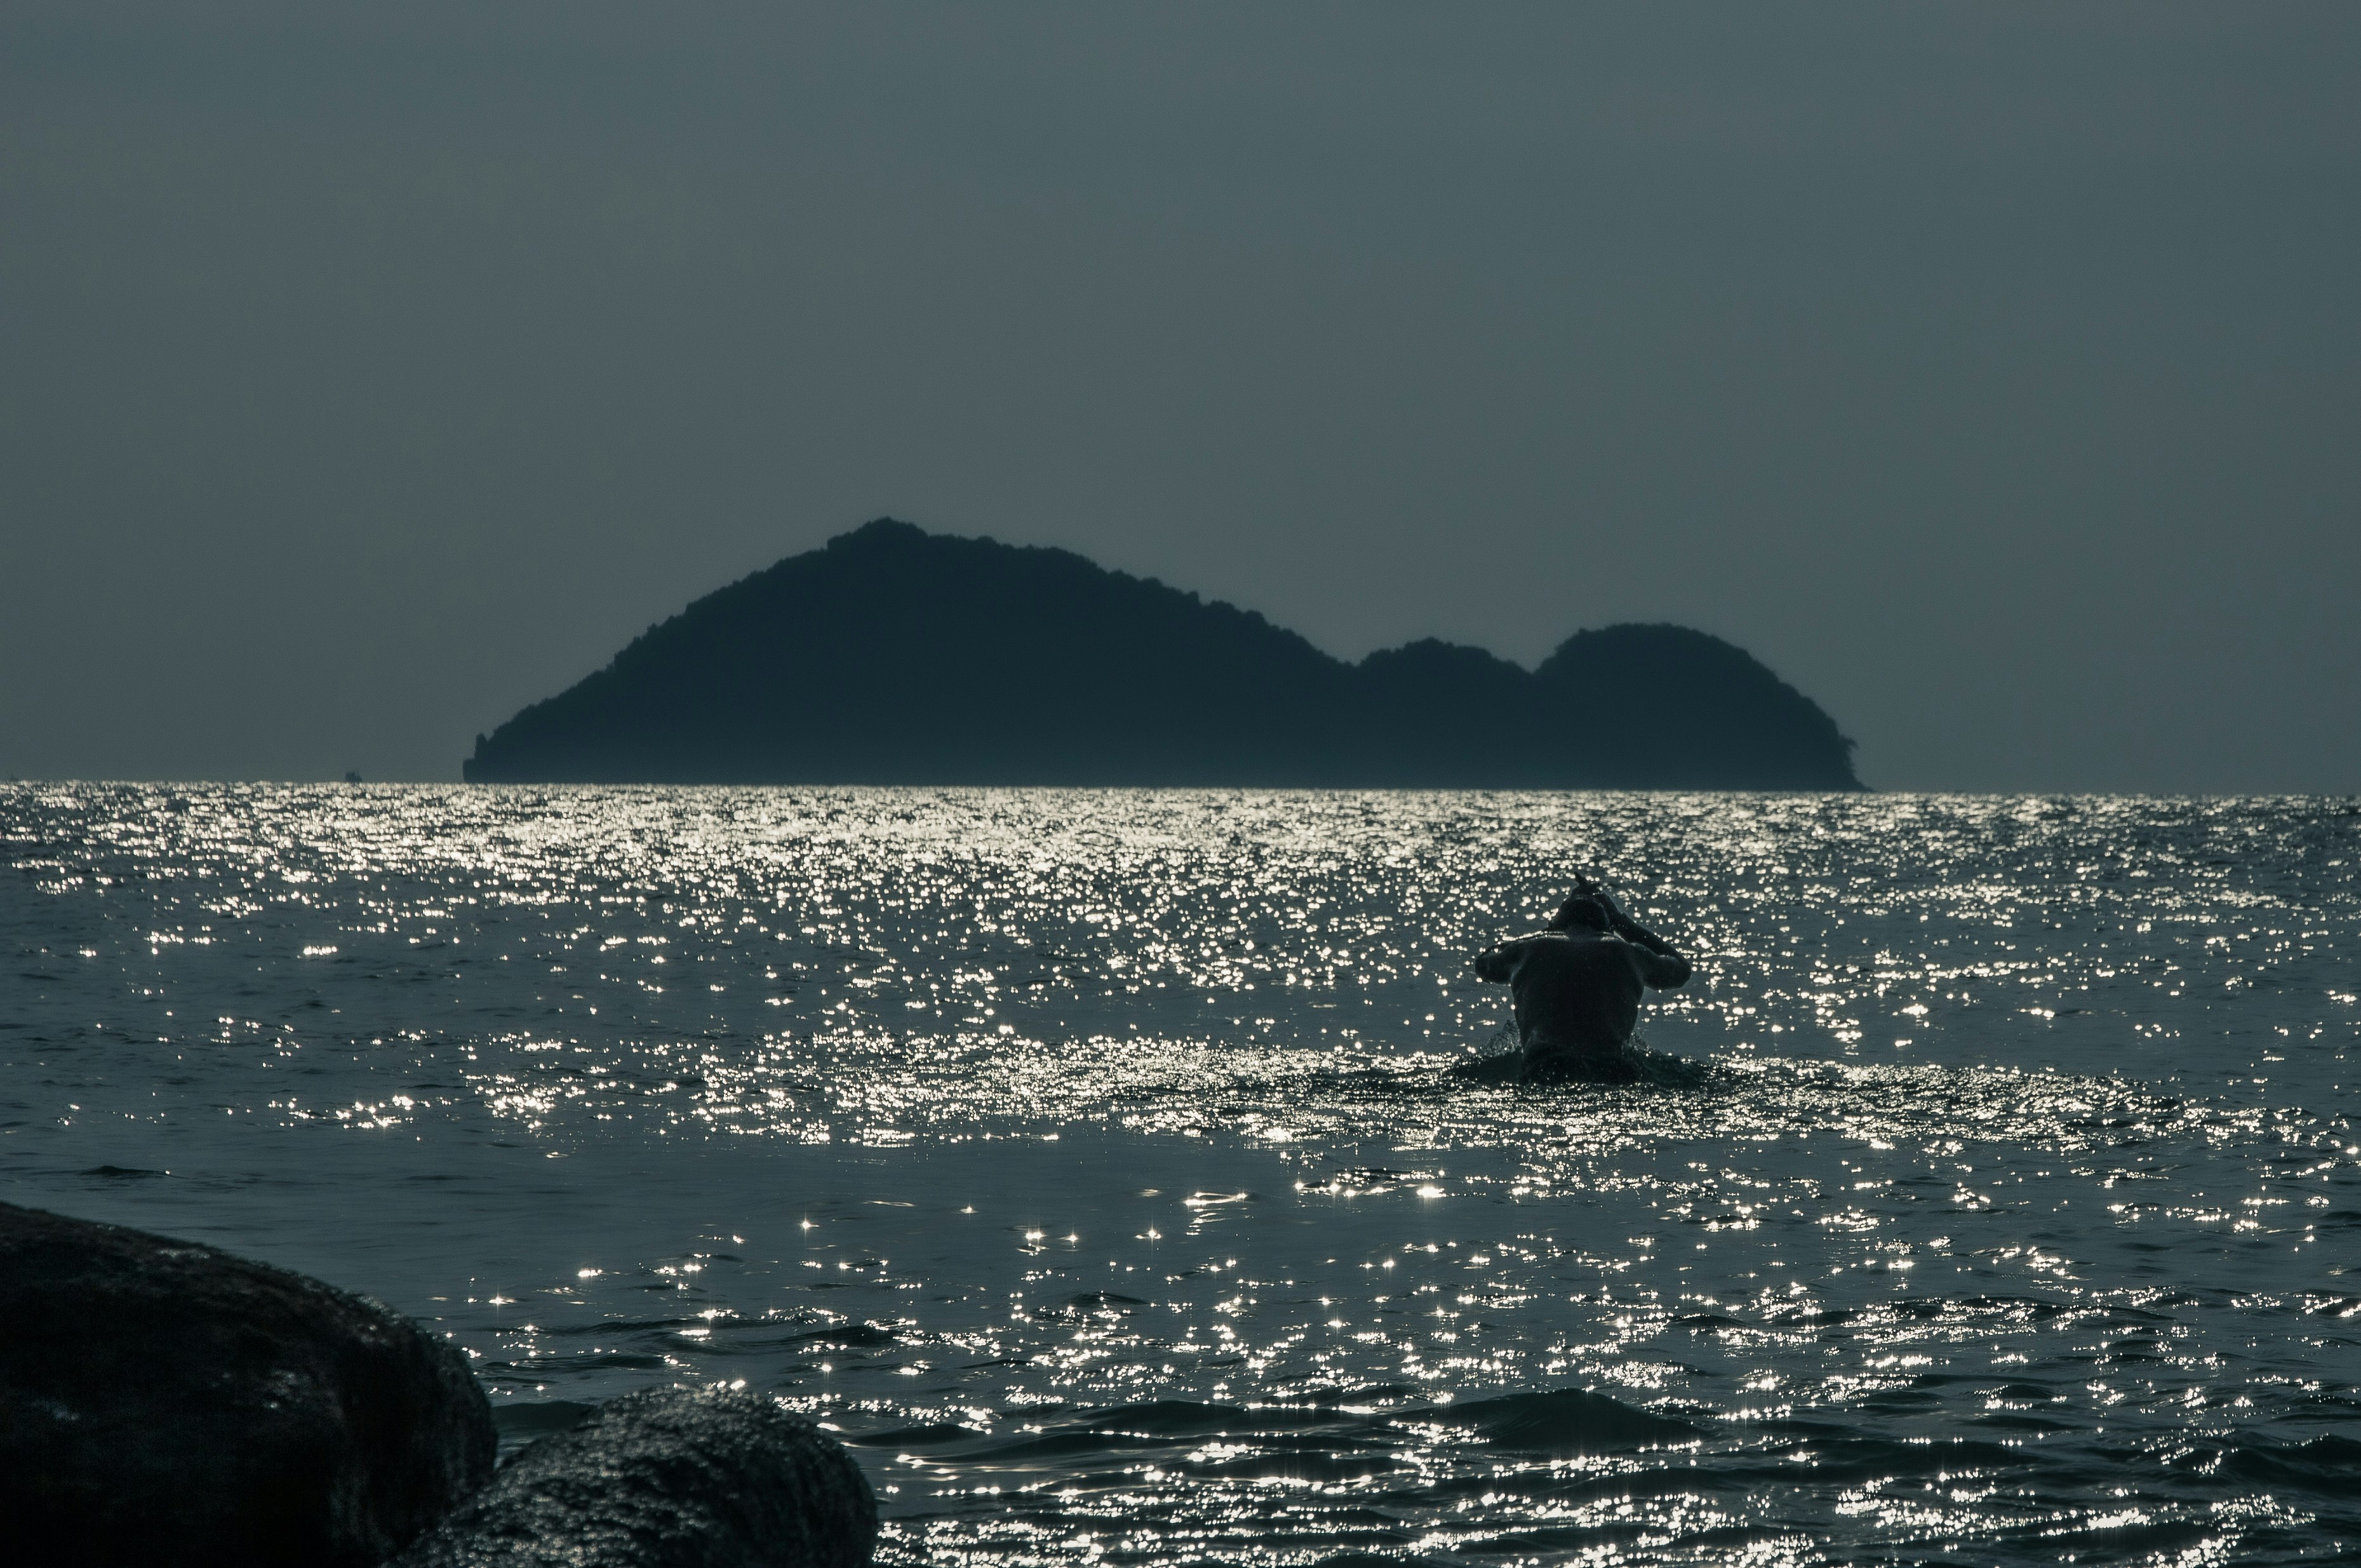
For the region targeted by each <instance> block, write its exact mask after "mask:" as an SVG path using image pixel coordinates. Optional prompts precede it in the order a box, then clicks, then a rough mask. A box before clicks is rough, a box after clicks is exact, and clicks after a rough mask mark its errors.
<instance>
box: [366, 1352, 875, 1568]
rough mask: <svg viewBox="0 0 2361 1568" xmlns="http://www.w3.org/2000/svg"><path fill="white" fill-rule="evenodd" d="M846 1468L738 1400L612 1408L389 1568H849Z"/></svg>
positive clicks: (863, 1514)
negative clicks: (393, 1566)
mask: <svg viewBox="0 0 2361 1568" xmlns="http://www.w3.org/2000/svg"><path fill="white" fill-rule="evenodd" d="M876 1536H877V1504H876V1500H875V1499H874V1497H872V1496H871V1494H870V1490H869V1483H868V1481H867V1480H866V1479H865V1478H864V1477H863V1476H862V1474H861V1469H860V1466H859V1465H857V1464H854V1463H853V1461H852V1459H851V1456H850V1455H849V1454H847V1453H845V1451H844V1450H843V1449H842V1448H841V1447H840V1446H839V1445H838V1444H837V1442H835V1441H834V1440H833V1439H831V1438H829V1436H828V1435H827V1434H826V1433H824V1432H822V1431H819V1430H818V1428H817V1427H814V1426H813V1425H812V1424H811V1423H810V1422H809V1421H807V1420H804V1419H803V1418H802V1417H800V1416H796V1415H792V1414H790V1413H788V1412H787V1411H785V1410H784V1409H780V1408H779V1407H778V1406H777V1405H776V1404H775V1403H774V1402H773V1401H771V1400H769V1399H765V1398H759V1397H757V1396H755V1395H752V1394H744V1393H730V1392H726V1391H710V1392H702V1393H690V1392H686V1391H684V1390H679V1389H656V1390H652V1391H650V1392H647V1393H643V1394H632V1395H628V1396H626V1397H624V1398H620V1399H617V1400H615V1401H614V1402H613V1403H611V1404H609V1405H608V1406H606V1407H605V1408H603V1409H600V1410H599V1412H598V1415H596V1416H595V1417H593V1418H592V1419H591V1420H589V1421H588V1423H586V1424H585V1425H583V1426H581V1427H579V1428H577V1429H576V1430H575V1431H570V1432H566V1433H564V1434H562V1435H560V1436H556V1437H547V1438H544V1439H542V1441H540V1442H536V1443H534V1444H533V1446H532V1447H530V1448H528V1449H526V1450H525V1451H524V1452H523V1453H520V1454H518V1455H517V1456H516V1458H515V1459H513V1460H511V1462H510V1463H509V1464H508V1465H507V1466H506V1467H504V1468H503V1469H502V1470H501V1471H500V1475H498V1476H497V1477H496V1478H494V1480H493V1481H492V1484H491V1485H490V1486H487V1487H485V1488H484V1490H483V1491H482V1492H481V1493H479V1494H478V1496H477V1497H476V1499H475V1501H473V1502H472V1503H470V1504H468V1505H467V1507H466V1508H463V1509H461V1510H460V1511H459V1512H458V1513H457V1514H456V1515H454V1516H453V1517H452V1518H451V1519H448V1520H447V1521H445V1523H444V1525H443V1527H442V1528H441V1529H439V1530H436V1531H435V1532H434V1534H433V1535H431V1536H429V1537H427V1538H426V1539H425V1540H424V1541H420V1542H419V1543H418V1544H417V1545H416V1546H415V1547H413V1548H412V1549H411V1551H410V1552H409V1553H408V1554H406V1555H405V1556H403V1557H402V1558H401V1561H400V1563H398V1564H396V1565H395V1568H859V1565H860V1564H862V1563H867V1562H868V1561H869V1555H870V1551H871V1548H872V1546H873V1544H874V1542H875V1541H876Z"/></svg>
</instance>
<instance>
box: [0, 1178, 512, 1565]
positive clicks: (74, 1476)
mask: <svg viewBox="0 0 2361 1568" xmlns="http://www.w3.org/2000/svg"><path fill="white" fill-rule="evenodd" d="M497 1442H498V1440H497V1437H496V1435H495V1433H494V1431H493V1430H492V1422H491V1413H490V1410H489V1408H488V1407H487V1405H486V1403H485V1400H484V1396H483V1392H482V1390H480V1389H479V1388H478V1387H476V1381H475V1378H474V1377H473V1376H471V1375H470V1374H469V1372H468V1370H467V1362H466V1360H465V1358H464V1357H462V1356H461V1355H460V1354H459V1353H458V1352H457V1351H456V1350H455V1349H454V1348H453V1347H452V1346H450V1345H449V1344H446V1343H444V1342H443V1341H441V1340H437V1339H433V1338H430V1337H428V1336H427V1335H426V1334H425V1333H423V1332H421V1331H420V1330H419V1329H418V1328H417V1327H416V1325H414V1324H412V1322H411V1321H409V1320H408V1319H406V1318H403V1317H401V1315H400V1314H398V1313H396V1312H395V1311H393V1310H391V1309H390V1308H388V1307H386V1306H384V1305H382V1304H381V1303H379V1302H376V1301H372V1300H369V1299H367V1298H366V1297H361V1296H354V1295H349V1294H347V1293H346V1292H345V1291H342V1290H336V1289H333V1288H330V1287H328V1286H325V1285H323V1284H320V1283H319V1282H317V1281H316V1280H312V1279H306V1278H304V1277H302V1276H301V1275H296V1274H290V1273H287V1272H286V1271H284V1270H282V1269H277V1268H271V1267H268V1266H264V1265H262V1264H258V1263H249V1262H247V1261H246V1260H244V1259H242V1258H236V1257H232V1256H230V1255H227V1254H225V1253H221V1252H216V1251H214V1249H213V1248H211V1247H207V1246H198V1245H192V1244H190V1243H186V1242H175V1241H168V1240H166V1239H164V1238H163V1237H160V1236H151V1235H147V1234H142V1233H140V1232H138V1231H130V1230H124V1229H121V1228H119V1227H116V1226H114V1225H100V1224H93V1223H90V1222H88V1221H83V1220H71V1219H67V1218H65V1217H63V1216H62V1215H58V1214H49V1213H44V1212H40V1211H38V1210H34V1209H19V1208H16V1207H14V1206H13V1205H9V1204H0V1519H5V1529H6V1531H7V1534H8V1536H9V1537H10V1538H12V1539H14V1540H15V1541H17V1542H19V1543H24V1542H29V1541H39V1542H41V1543H42V1545H41V1549H40V1552H39V1559H38V1560H39V1561H40V1562H41V1563H44V1564H54V1565H63V1564H75V1563H104V1564H109V1565H116V1564H132V1563H174V1564H184V1565H187V1568H206V1565H210V1564H214V1563H222V1564H230V1563H236V1564H238V1565H239V1568H271V1565H275V1564H281V1563H284V1564H288V1565H289V1568H295V1565H299V1564H300V1565H302V1568H347V1565H349V1568H373V1565H374V1564H376V1563H380V1562H382V1561H384V1560H385V1559H386V1558H388V1557H390V1556H391V1555H392V1554H393V1553H395V1552H399V1551H401V1549H402V1548H403V1547H405V1546H407V1545H408V1544H410V1542H411V1541H413V1540H415V1539H416V1538H417V1537H418V1536H419V1534H420V1533H421V1532H423V1530H426V1529H427V1528H429V1527H430V1526H432V1525H433V1524H434V1522H435V1521H436V1520H437V1519H441V1518H442V1517H443V1516H444V1515H445V1514H446V1513H448V1512H449V1511H450V1510H451V1509H452V1508H454V1507H456V1505H457V1504H458V1503H459V1502H460V1501H461V1499H463V1498H465V1497H467V1496H468V1494H470V1493H471V1492H473V1491H474V1490H475V1489H476V1488H477V1487H478V1486H480V1485H481V1484H482V1483H483V1481H484V1480H485V1479H486V1477H488V1476H489V1475H490V1474H491V1469H492V1460H493V1455H494V1453H495V1452H496V1449H497Z"/></svg>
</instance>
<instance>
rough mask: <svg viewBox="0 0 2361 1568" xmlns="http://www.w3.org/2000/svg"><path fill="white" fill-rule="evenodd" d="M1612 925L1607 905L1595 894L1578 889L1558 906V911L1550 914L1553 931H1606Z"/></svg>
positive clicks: (1550, 925)
mask: <svg viewBox="0 0 2361 1568" xmlns="http://www.w3.org/2000/svg"><path fill="white" fill-rule="evenodd" d="M1610 925H1611V923H1610V922H1609V920H1608V918H1607V905H1604V904H1601V903H1600V902H1599V901H1598V898H1597V897H1596V896H1594V895H1593V894H1589V893H1587V892H1583V891H1580V890H1577V891H1576V893H1575V894H1574V895H1573V896H1572V897H1570V898H1568V899H1567V900H1566V901H1565V903H1564V904H1561V905H1558V906H1557V913H1556V914H1554V915H1553V916H1550V923H1549V928H1550V929H1551V930H1553V931H1605V930H1608V929H1609V928H1610Z"/></svg>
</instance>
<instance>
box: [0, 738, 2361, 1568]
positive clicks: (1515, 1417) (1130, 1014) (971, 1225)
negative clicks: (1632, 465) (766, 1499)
mask: <svg viewBox="0 0 2361 1568" xmlns="http://www.w3.org/2000/svg"><path fill="white" fill-rule="evenodd" d="M2356 829H2361V804H2356V803H2355V802H2353V801H2349V800H2209V801H2160V800H2140V799H2121V798H2071V799H2066V798H2038V799H2034V798H1990V797H1977V798H1967V797H1933V796H1906V795H1867V796H1845V797H1837V796H1799V795H1768V796H1765V795H1538V794H1536V795H1488V794H1367V795H1354V794H1325V793H1308V794H1282V793H1261V792H1241V793H1221V792H1186V793H1183V792H1170V793H1167V792H1126V791H1110V792H1056V791H957V790H942V791H917V790H719V789H714V790H704V789H529V788H505V789H493V788H475V789H467V788H442V787H395V786H384V787H377V786H346V787H261V786H257V787H217V786H191V787H170V786H153V785H113V786H110V785H63V784H59V785H46V784H21V785H14V786H8V787H7V788H5V789H0V852H5V861H6V870H5V873H0V937H5V941H6V944H7V948H8V952H7V959H6V963H7V968H6V970H5V982H0V1002H5V1005H0V1063H5V1071H0V1198H4V1199H5V1200H6V1201H11V1202H17V1203H25V1204H32V1205H36V1206H39V1207H44V1208H49V1209H54V1210H59V1211H61V1212H68V1213H73V1214H80V1215H86V1216H89V1217H92V1218H96V1219H103V1220H110V1221H115V1222H119V1223H126V1224H132V1225H137V1226H141V1227H144V1228H147V1229H149V1230H154V1231H159V1232H163V1233H166V1234H172V1235H178V1236H185V1237H189V1238H192V1239H194V1240H200V1241H204V1242H208V1243H212V1244H214V1245H219V1246H224V1247H226V1248H229V1249H231V1250H233V1251H236V1252H238V1253H242V1254H245V1255H250V1256H254V1257H258V1258H262V1259H265V1260H267V1261H269V1262H273V1263H278V1264H281V1265H284V1266H290V1267H293V1268H298V1269H302V1270H304V1271H306V1272H308V1273H312V1274H315V1275H318V1276H320V1277H324V1278H326V1279H328V1280H330V1281H333V1282H335V1283H337V1284H341V1285H345V1286H347V1287H350V1288H357V1289H361V1290H366V1291H368V1292H370V1293H372V1294H375V1295H377V1296H379V1297H381V1298H383V1299H386V1300H388V1301H390V1302H391V1303H393V1304H394V1305H395V1306H397V1307H399V1308H401V1310H405V1311H408V1312H411V1313H412V1314H415V1315H416V1316H417V1317H419V1318H420V1319H422V1320H423V1321H425V1322H427V1323H429V1324H430V1325H432V1326H434V1328H435V1329H436V1330H437V1331H438V1332H449V1333H451V1334H452V1335H454V1336H456V1340H457V1341H458V1343H461V1344H463V1345H464V1346H465V1347H466V1348H467V1353H468V1354H469V1355H470V1356H471V1357H473V1358H474V1361H475V1365H476V1366H477V1369H478V1372H479V1374H480V1375H481V1376H482V1379H483V1381H484V1383H485V1385H486V1387H488V1389H489V1391H490V1394H491V1397H492V1398H493V1401H494V1405H495V1409H497V1410H498V1411H499V1414H500V1423H501V1427H502V1431H503V1433H504V1434H505V1436H506V1438H507V1439H508V1441H509V1442H510V1444H511V1446H514V1445H515V1444H519V1443H522V1442H525V1441H528V1440H530V1439H531V1438H532V1437H533V1436H534V1435H537V1434H538V1433H541V1432H544V1431H551V1430H556V1429H558V1428H562V1427H563V1426H565V1425H566V1424H567V1423H569V1422H570V1421H571V1420H574V1419H576V1418H577V1416H578V1414H579V1413H580V1410H581V1409H582V1407H584V1406H586V1405H588V1404H590V1403H593V1402H595V1401H598V1400H601V1399H605V1398H610V1397H612V1396H614V1395H616V1394H619V1393H622V1392H624V1391H626V1390H629V1389H631V1388H635V1387H645V1386H648V1385H651V1384H666V1383H707V1382H715V1381H728V1382H732V1383H737V1382H743V1383H744V1384H745V1385H746V1386H748V1387H753V1388H757V1389H761V1390H763V1391H766V1392H771V1393H774V1394H775V1395H776V1396H777V1397H778V1398H782V1399H784V1400H785V1401H786V1402H788V1403H789V1404H791V1405H793V1406H794V1407H795V1408H796V1409H802V1410H806V1411H809V1412H811V1413H813V1414H814V1415H815V1416H817V1417H818V1419H820V1420H824V1421H826V1422H827V1423H829V1425H830V1426H831V1427H832V1428H833V1429H834V1430H836V1431H839V1432H840V1434H841V1435H842V1436H843V1437H844V1438H845V1440H846V1441H847V1442H851V1443H852V1444H854V1445H855V1449H854V1452H855V1453H858V1454H859V1455H860V1457H861V1458H862V1463H863V1464H865V1465H866V1466H867V1467H868V1470H869V1473H870V1475H871V1477H872V1479H873V1482H874V1483H875V1485H876V1486H877V1490H878V1495H879V1500H880V1503H881V1505H882V1506H883V1508H884V1514H885V1517H886V1527H885V1535H884V1540H883V1541H882V1542H881V1547H880V1555H881V1559H882V1560H883V1561H885V1562H889V1563H917V1562H954V1561H955V1562H965V1563H1000V1562H1007V1563H1019V1562H1024V1563H1036V1562H1055V1563H1067V1562H1071V1563H1089V1562H1093V1561H1101V1560H1104V1561H1109V1562H1115V1561H1121V1562H1148V1561H1153V1562H1159V1563H1161V1562H1192V1561H1207V1562H1242V1563H1347V1562H1357V1561H1376V1560H1384V1561H1388V1562H1433V1563H1444V1562H1478V1563H1518V1562H1565V1561H1576V1560H1579V1561H1583V1562H1598V1563H1617V1562H1628V1563H1692V1562H1696V1563H1727V1562H1736V1561H1745V1562H1762V1563H1888V1562H1919V1561H1926V1560H1929V1559H1938V1558H1942V1559H1952V1560H1957V1561H1960V1562H1966V1563H2035V1562H2037V1563H2065V1562H2084V1563H2087V1562H2102V1563H2212V1562H2239V1563H2276V1562H2281V1561H2292V1560H2297V1559H2303V1560H2307V1561H2310V1560H2322V1559H2326V1560H2336V1559H2340V1558H2341V1559H2345V1560H2351V1559H2355V1558H2361V1280H2356V1277H2355V1273H2354V1271H2355V1270H2356V1268H2361V1131H2356V1128H2355V1126H2354V1125H2353V1114H2354V1110H2355V1102H2356V1096H2355V1093H2354V1084H2353V1074H2354V1068H2355V1061H2354V1058H2355V1047H2356V1013H2357V1012H2361V1010H2356V991H2361V967H2356V962H2355V953H2356V923H2357V922H2361V904H2356V861H2361V842H2356V839H2361V833H2357V832H2356ZM1586 870H1589V871H1598V872H1603V873H1604V874H1605V875H1606V876H1607V877H1608V878H1609V881H1610V883H1611V884H1612V885H1614V886H1615V887H1617V888H1618V889H1619V890H1620V891H1621V892H1623V893H1624V894H1626V895H1627V901H1628V902H1629V903H1630V904H1631V906H1632V907H1633V908H1634V910H1635V912H1636V913H1638V914H1640V916H1641V917H1642V919H1644V920H1647V921H1648V922H1649V923H1651V924H1653V925H1655V926H1657V927H1659V928H1661V929H1663V930H1664V931H1665V932H1666V933H1667V934H1668V935H1669V936H1670V937H1671V938H1673V939H1674V940H1675V942H1676V943H1677V944H1679V945H1680V946H1681V948H1683V949H1684V950H1685V951H1686V952H1687V953H1689V954H1690V955H1691V956H1692V957H1694V958H1696V959H1697V964H1698V972H1697V979H1696V980H1694V981H1692V982H1691V983H1690V985H1689V987H1688V988H1687V989H1686V990H1685V991H1682V992H1672V993H1668V994H1665V995H1663V996H1660V997H1656V998H1653V999H1652V1001H1651V1002H1650V1003H1649V1004H1648V1008H1647V1011H1646V1013H1645V1014H1643V1020H1642V1030H1643V1032H1644V1034H1645V1036H1647V1039H1648V1042H1649V1046H1650V1048H1651V1051H1652V1052H1653V1056H1652V1058H1651V1060H1652V1064H1653V1068H1654V1069H1655V1070H1654V1071H1653V1079H1654V1080H1655V1081H1653V1082H1650V1083H1644V1084H1641V1085H1634V1086H1628V1087H1581V1086H1576V1087H1565V1088H1555V1089H1549V1090H1541V1091H1511V1090H1499V1089H1487V1088H1478V1087H1474V1086H1471V1085H1469V1084H1466V1083H1465V1082H1463V1081H1459V1080H1451V1079H1448V1078H1446V1077H1445V1076H1444V1069H1446V1068H1447V1067H1448V1066H1449V1065H1450V1064H1451V1063H1452V1062H1453V1061H1455V1060H1457V1059H1460V1058H1464V1057H1466V1056H1467V1055H1468V1054H1469V1053H1471V1052H1477V1051H1482V1050H1487V1049H1494V1048H1498V1047H1499V1034H1500V1029H1501V1026H1502V1025H1504V1024H1505V1023H1506V1022H1507V1018H1508V1014H1507V1011H1506V1006H1505V1003H1506V995H1505V993H1504V992H1501V991H1500V990H1499V989H1497V988H1492V987H1488V986H1484V985H1482V984H1480V983H1478V982H1477V981H1475V979H1474V977H1473V975H1472V974H1471V973H1470V972H1469V971H1468V969H1467V959H1468V957H1469V956H1470V955H1471V954H1472V953H1473V952H1474V951H1475V950H1477V948H1481V947H1482V946H1484V945H1486V944H1488V943H1489V942H1491V941H1493V940H1496V939H1498V938H1501V937H1503V936H1507V935H1510V934H1513V933H1516V932H1519V931H1522V930H1526V929H1530V928H1532V927H1534V926H1535V925H1537V924H1538V923H1539V921H1540V919H1541V918H1542V917H1543V915H1545V913H1546V912H1547V910H1548V909H1549V908H1550V907H1551V906H1553V905H1554V903H1555V901H1556V900H1557V899H1558V898H1559V897H1561V896H1562V895H1563V894H1564V893H1565V889H1566V887H1567V885H1568V883H1570V882H1571V880H1572V879H1573V877H1574V875H1575V874H1576V872H1580V871H1586Z"/></svg>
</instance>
